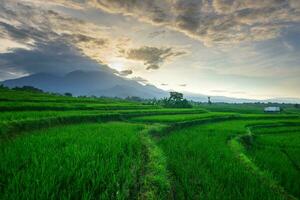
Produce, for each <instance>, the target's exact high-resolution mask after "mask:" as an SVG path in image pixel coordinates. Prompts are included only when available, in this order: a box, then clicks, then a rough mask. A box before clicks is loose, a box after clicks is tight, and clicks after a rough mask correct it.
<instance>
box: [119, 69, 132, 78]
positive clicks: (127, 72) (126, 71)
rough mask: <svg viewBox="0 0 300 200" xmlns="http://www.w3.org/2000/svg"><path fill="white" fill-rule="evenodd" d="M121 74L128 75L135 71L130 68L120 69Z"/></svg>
mask: <svg viewBox="0 0 300 200" xmlns="http://www.w3.org/2000/svg"><path fill="white" fill-rule="evenodd" d="M119 74H120V75H121V76H128V75H130V74H133V71H132V70H130V69H128V70H123V71H120V72H119Z"/></svg>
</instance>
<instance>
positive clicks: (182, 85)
mask: <svg viewBox="0 0 300 200" xmlns="http://www.w3.org/2000/svg"><path fill="white" fill-rule="evenodd" d="M179 86H180V87H186V86H187V84H179Z"/></svg>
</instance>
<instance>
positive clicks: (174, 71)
mask: <svg viewBox="0 0 300 200" xmlns="http://www.w3.org/2000/svg"><path fill="white" fill-rule="evenodd" d="M99 68H108V69H110V70H111V71H113V72H114V73H116V74H117V75H119V76H124V77H127V78H130V79H133V80H136V81H138V82H140V83H143V84H152V85H155V86H156V87H159V88H162V89H165V90H176V91H188V92H192V93H199V94H206V95H213V96H228V97H239V98H249V99H267V98H286V97H294V98H300V87H299V86H300V1H299V0H52V1H46V2H45V1H43V0H0V81H1V80H6V79H13V78H18V77H22V76H27V75H30V74H35V73H40V72H47V73H57V74H64V73H68V72H71V71H74V70H98V69H99Z"/></svg>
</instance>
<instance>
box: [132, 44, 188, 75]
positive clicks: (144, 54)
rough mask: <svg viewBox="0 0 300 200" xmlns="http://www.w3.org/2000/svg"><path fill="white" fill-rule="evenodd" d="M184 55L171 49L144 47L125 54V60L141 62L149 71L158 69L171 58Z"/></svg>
mask: <svg viewBox="0 0 300 200" xmlns="http://www.w3.org/2000/svg"><path fill="white" fill-rule="evenodd" d="M183 54H185V52H177V51H174V50H173V49H172V48H157V47H149V46H144V47H141V48H138V49H130V50H129V51H128V52H127V55H126V56H127V58H128V59H131V60H139V61H143V62H144V65H146V66H147V68H146V69H147V70H149V69H159V67H160V64H162V63H164V62H165V61H166V60H167V59H169V58H171V57H176V56H180V55H183Z"/></svg>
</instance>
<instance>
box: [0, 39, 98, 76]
mask: <svg viewBox="0 0 300 200" xmlns="http://www.w3.org/2000/svg"><path fill="white" fill-rule="evenodd" d="M0 68H1V70H3V71H5V72H6V73H12V74H11V75H12V76H13V74H14V73H16V72H18V73H26V74H34V73H39V72H49V73H55V74H63V73H67V72H71V71H74V70H100V69H104V68H103V66H101V65H100V64H99V63H96V62H95V61H93V60H91V59H90V58H88V57H86V56H83V55H82V53H80V52H79V51H78V50H77V49H76V48H75V47H73V46H70V45H68V44H66V43H64V42H63V41H57V42H52V43H48V44H37V45H36V47H35V49H31V50H27V49H14V50H13V51H12V52H8V53H2V54H0ZM2 78H3V77H2Z"/></svg>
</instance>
